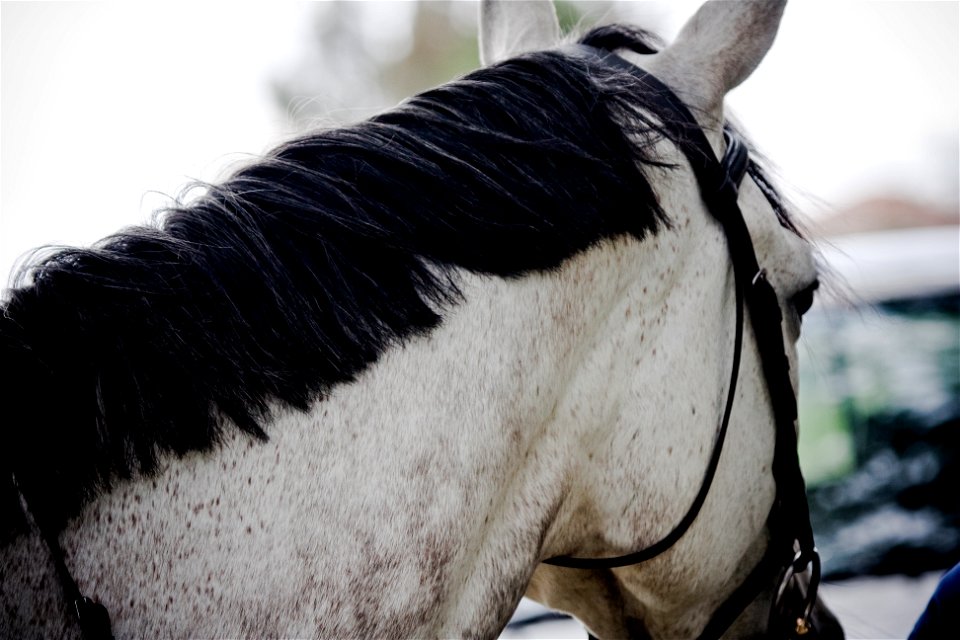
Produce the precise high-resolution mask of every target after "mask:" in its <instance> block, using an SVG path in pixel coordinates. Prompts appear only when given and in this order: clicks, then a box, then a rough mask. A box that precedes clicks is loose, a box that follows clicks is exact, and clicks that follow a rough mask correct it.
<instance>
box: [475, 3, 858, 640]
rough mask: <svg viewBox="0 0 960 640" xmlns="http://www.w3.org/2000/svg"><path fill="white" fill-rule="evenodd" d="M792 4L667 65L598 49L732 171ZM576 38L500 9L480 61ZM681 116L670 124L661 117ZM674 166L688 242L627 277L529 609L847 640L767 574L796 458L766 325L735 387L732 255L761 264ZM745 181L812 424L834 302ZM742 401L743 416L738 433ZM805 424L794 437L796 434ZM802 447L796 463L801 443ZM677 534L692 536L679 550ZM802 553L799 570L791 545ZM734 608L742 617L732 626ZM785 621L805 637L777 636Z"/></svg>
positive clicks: (757, 241)
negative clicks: (803, 328)
mask: <svg viewBox="0 0 960 640" xmlns="http://www.w3.org/2000/svg"><path fill="white" fill-rule="evenodd" d="M784 4H785V3H784V2H743V3H725V2H708V3H707V4H705V5H704V6H703V7H701V9H700V10H699V11H698V12H697V13H696V14H695V15H694V16H693V17H692V18H691V19H690V20H689V21H688V22H687V23H686V25H685V26H684V27H683V29H682V30H681V32H680V34H679V36H678V37H677V38H676V40H675V41H674V42H673V43H672V44H671V45H670V46H668V47H666V48H665V49H663V50H661V51H655V50H654V49H653V48H651V47H650V46H649V45H648V44H646V43H643V42H641V39H642V35H641V34H637V33H634V34H633V36H632V37H631V35H630V34H625V33H619V34H607V36H606V38H604V37H600V38H596V40H598V41H599V43H600V44H599V46H600V48H601V49H602V50H603V52H606V53H614V54H616V56H617V58H619V60H617V62H618V63H619V66H621V67H626V66H627V65H626V64H625V63H623V62H622V60H626V61H628V62H629V64H630V65H635V67H636V69H637V71H635V72H634V73H635V74H640V75H641V77H643V78H645V80H646V82H647V83H648V84H649V83H652V84H653V86H652V87H649V88H651V89H653V90H657V87H658V86H659V84H658V82H657V79H659V81H662V82H663V83H664V84H665V85H667V87H668V89H667V90H666V92H667V93H670V94H672V95H673V96H676V97H679V99H680V100H682V102H683V103H685V106H686V108H687V109H688V110H689V114H688V115H689V117H690V118H693V119H695V121H694V122H693V123H692V124H693V125H694V126H698V127H699V128H701V129H702V131H703V133H704V134H705V136H706V141H707V143H708V144H709V147H710V148H706V149H705V150H704V149H702V148H701V149H700V150H699V151H701V152H703V153H704V154H709V153H710V152H711V150H712V151H713V153H715V154H716V157H718V158H719V157H722V156H724V152H725V150H726V152H727V155H728V156H730V155H731V152H732V150H731V149H730V144H731V142H732V141H731V139H730V137H729V136H727V137H726V138H725V135H724V131H725V129H727V130H729V128H728V127H726V125H725V123H726V116H725V114H724V106H723V102H724V96H725V95H726V94H727V93H728V92H729V91H730V90H731V89H733V88H734V87H736V86H737V85H739V84H740V83H741V82H743V81H744V80H745V79H746V78H747V77H748V76H749V75H750V74H751V73H752V72H753V70H754V69H755V68H756V67H757V66H758V65H759V64H760V62H761V60H762V59H763V57H764V56H765V55H766V53H767V51H768V50H769V48H770V46H771V45H772V43H773V40H774V37H775V35H776V32H777V29H778V26H779V23H780V19H781V16H782V14H783V10H784ZM559 34H560V29H559V25H558V22H557V18H556V15H555V13H554V9H553V5H552V3H550V2H540V3H533V2H531V3H509V2H495V1H488V2H484V4H483V7H482V10H481V39H480V50H481V60H482V61H483V62H484V63H485V64H496V63H498V62H499V61H503V60H507V59H510V58H512V57H515V56H519V55H523V54H525V53H527V52H530V51H533V50H537V49H545V48H551V47H557V46H559V44H560V35H559ZM590 40H591V38H589V37H588V38H587V41H590ZM568 48H569V47H568ZM601 55H603V53H601ZM628 71H629V69H628ZM648 74H652V76H653V78H650V75H648ZM674 115H675V114H672V113H668V114H666V115H665V114H664V113H663V112H662V111H661V112H660V113H659V114H656V115H655V117H656V118H659V119H665V118H670V117H673V116H674ZM683 135H684V134H683V132H682V131H681V137H682V136H683ZM668 137H669V136H668ZM657 149H658V154H659V156H658V157H660V158H661V159H662V160H663V162H664V163H665V165H667V166H669V167H670V168H667V169H663V170H662V171H658V172H656V173H657V178H658V179H656V180H651V182H652V184H653V185H654V189H655V191H656V194H657V197H658V199H659V202H660V203H661V205H662V206H663V208H664V211H665V212H666V215H667V218H668V220H669V221H670V225H669V228H668V229H666V230H663V231H661V232H660V233H659V234H658V235H657V237H656V239H655V240H654V241H652V243H651V244H652V246H651V247H650V249H651V250H652V252H653V253H654V256H655V257H654V258H653V259H652V260H650V259H648V260H646V261H644V262H643V264H642V266H641V267H640V268H636V267H637V265H636V264H630V265H621V266H626V268H625V269H624V271H623V272H621V274H620V276H621V278H622V282H621V289H620V291H621V295H620V296H619V297H618V299H617V301H616V303H615V304H614V308H615V314H616V315H618V316H619V314H621V313H622V314H623V316H624V317H625V318H626V321H625V322H622V323H619V325H618V326H616V327H614V326H605V327H604V329H602V330H601V331H600V332H599V333H598V336H597V337H596V338H595V340H594V341H593V343H592V345H591V346H592V349H593V351H592V352H591V354H590V357H589V358H588V363H589V372H588V373H586V374H584V375H583V377H582V378H580V379H578V380H577V383H576V385H573V386H572V388H571V391H572V393H571V394H570V396H569V397H570V398H572V399H570V400H567V402H566V403H564V405H563V406H561V407H559V408H558V413H559V414H563V413H565V412H566V413H567V418H568V421H569V424H568V427H569V430H568V431H567V432H566V433H567V434H568V435H567V437H570V447H571V448H573V450H574V453H573V455H572V460H571V461H570V464H571V466H572V468H573V470H572V471H571V473H570V486H569V487H568V488H567V494H566V495H567V499H566V500H565V502H564V503H563V506H562V507H561V508H560V509H559V510H558V514H557V517H556V519H555V520H554V521H553V523H552V524H551V526H550V527H549V529H548V532H547V534H546V535H545V543H544V545H543V549H542V557H541V559H542V560H543V561H544V563H543V564H541V565H540V566H539V567H538V568H537V570H536V571H535V573H534V574H533V577H532V580H531V583H530V586H529V588H528V591H527V595H528V597H531V598H532V599H534V600H537V601H540V602H542V603H544V604H546V605H547V606H550V607H553V608H557V609H562V610H564V611H568V612H570V613H572V614H573V615H575V616H576V617H578V618H579V619H581V620H582V621H583V622H584V623H585V624H586V625H587V626H588V628H589V629H590V630H591V632H592V634H594V635H596V636H598V637H626V636H630V637H653V638H657V637H695V636H698V635H700V637H718V636H720V635H721V634H725V633H726V634H729V636H730V637H746V636H754V635H763V636H764V637H767V636H771V637H780V636H781V635H784V636H786V637H793V635H794V634H798V635H804V634H807V633H808V632H810V631H811V630H812V631H814V633H813V634H811V635H813V636H814V637H816V636H820V637H842V635H843V634H842V630H841V629H840V627H839V624H838V623H837V622H836V619H835V618H834V617H833V616H832V614H830V612H829V611H828V610H827V609H826V608H825V607H824V606H823V604H822V603H821V602H820V601H819V599H818V598H817V596H816V587H815V584H814V585H813V586H812V587H811V584H810V579H808V577H806V576H805V577H803V578H800V579H798V580H791V579H789V577H785V576H784V573H787V574H790V575H791V576H792V574H793V567H792V566H790V562H789V560H788V561H786V562H785V563H781V565H779V567H778V569H781V570H780V571H777V570H770V569H766V570H764V569H763V564H764V563H766V562H768V561H769V556H770V550H771V549H772V547H773V546H774V545H773V538H774V536H775V534H774V533H773V532H772V531H771V529H772V528H773V526H774V524H773V523H772V522H771V521H772V520H773V519H774V518H773V516H772V515H771V510H772V508H773V507H774V504H775V502H777V503H780V502H782V501H783V498H782V496H781V495H778V487H777V481H776V480H775V472H774V471H773V470H774V469H775V467H776V465H777V464H778V463H777V461H775V458H777V457H778V456H780V455H781V453H780V452H777V451H776V450H777V448H778V447H777V446H776V445H775V442H776V441H777V440H778V439H779V436H777V435H775V434H776V424H777V416H776V415H775V414H776V410H775V407H773V406H771V403H773V404H776V403H777V400H776V398H773V396H774V393H773V391H774V390H772V389H769V388H768V387H769V385H770V384H771V383H769V382H768V380H767V376H765V366H766V363H764V362H763V359H762V358H761V354H760V352H759V350H758V349H759V348H758V346H757V343H756V341H755V340H754V339H753V334H756V333H760V330H758V328H757V326H756V324H757V323H758V322H760V323H762V322H764V321H765V320H766V318H765V317H764V315H763V313H762V312H756V313H751V314H750V315H751V321H752V323H753V325H754V326H752V327H750V328H748V329H747V336H746V338H744V342H743V345H742V349H743V352H742V362H741V363H740V365H739V366H740V368H741V370H742V374H741V375H740V377H739V386H737V384H738V381H737V377H736V365H735V372H734V375H733V378H732V379H731V380H730V381H727V380H726V379H725V377H724V375H723V371H724V368H725V366H726V363H728V362H729V361H730V360H731V359H734V358H740V357H741V356H740V354H739V349H740V348H741V346H739V345H738V344H737V340H739V338H734V337H733V334H734V330H733V327H734V326H735V321H734V319H733V314H734V310H733V307H734V304H733V303H732V298H733V297H734V293H733V290H735V289H737V288H738V287H739V286H740V285H739V284H738V283H737V282H735V280H736V277H735V275H734V271H735V269H734V266H733V265H732V264H731V263H730V260H729V258H728V255H727V253H728V248H727V247H726V246H725V245H730V246H729V251H730V252H735V251H738V250H740V249H742V248H743V247H742V246H739V247H738V246H734V245H736V244H737V242H735V240H734V239H731V237H730V235H729V233H728V234H727V235H726V237H725V235H724V232H723V231H721V227H723V226H725V223H724V224H721V221H720V220H717V219H715V218H716V217H717V216H718V214H717V212H714V211H710V212H708V211H707V210H706V208H707V207H705V201H706V200H709V198H708V196H709V195H710V194H704V193H703V191H704V185H703V183H702V182H703V180H702V175H700V172H697V171H696V170H694V171H693V174H694V175H691V174H690V172H688V171H686V170H684V166H685V165H688V164H696V163H697V161H695V160H694V161H693V162H691V159H690V157H689V156H690V152H689V151H686V152H684V153H681V152H680V149H679V144H678V141H677V139H676V138H675V139H674V140H672V141H670V140H668V141H660V143H659V144H658V145H657ZM685 155H686V157H684V156H685ZM732 155H736V154H732ZM726 160H727V158H726V157H725V158H724V161H725V164H726ZM728 170H729V168H728ZM744 170H746V171H747V173H748V174H749V175H748V177H747V178H746V179H745V180H744V181H743V183H742V184H741V185H740V187H739V193H738V194H736V193H735V196H734V197H735V198H738V201H739V208H740V210H741V211H742V217H743V221H744V222H745V225H746V227H747V229H748V231H747V233H748V235H749V238H747V239H746V240H745V243H746V244H750V243H751V242H752V244H753V248H754V250H755V252H756V256H757V260H758V262H759V264H760V265H763V267H764V269H763V270H762V271H758V272H757V275H758V276H759V275H762V277H763V279H765V280H767V281H768V282H769V284H770V285H771V286H772V288H773V290H774V291H775V292H776V299H777V300H778V301H779V305H778V306H779V307H780V308H779V314H777V313H776V312H774V315H780V316H782V317H783V319H784V322H783V325H782V326H783V330H782V334H783V335H782V340H783V344H784V345H785V352H786V353H785V357H786V363H785V365H784V366H785V367H786V366H788V367H789V371H790V372H791V373H790V376H789V383H788V384H789V385H790V386H791V387H792V393H787V395H788V396H790V398H789V399H788V400H787V401H785V402H787V403H789V402H793V403H794V405H795V400H793V397H794V396H793V394H795V390H796V385H797V379H796V371H797V361H796V358H797V354H796V342H797V340H798V339H799V332H800V323H801V318H802V315H803V313H804V312H805V311H806V309H807V308H809V300H810V298H811V296H812V292H813V291H814V290H815V289H816V287H817V273H816V268H815V265H814V261H813V259H812V256H811V248H810V246H809V245H808V243H807V242H806V241H805V240H804V239H803V238H802V237H801V235H800V234H799V233H798V231H797V229H796V227H795V226H794V225H793V224H792V223H791V222H790V221H789V218H788V217H787V216H786V215H785V212H784V210H783V203H782V201H781V200H780V199H779V197H777V196H776V194H775V192H774V191H773V190H772V189H771V187H770V184H769V182H768V181H767V180H766V178H765V177H764V176H763V173H762V172H761V171H760V170H759V168H758V167H756V166H755V165H751V169H750V170H747V169H743V168H741V171H744ZM698 181H699V182H700V183H701V184H700V189H699V190H698V188H697V183H698ZM707 189H708V190H709V187H707ZM625 204H626V203H625ZM718 206H720V207H721V208H722V207H723V204H722V203H721V204H720V205H718ZM711 214H713V215H711ZM720 215H721V216H722V215H725V214H723V213H722V212H721V214H720ZM740 244H741V245H742V244H743V243H742V242H741V243H740ZM748 295H749V294H748ZM738 304H739V303H738ZM775 306H776V305H775ZM751 312H753V309H751ZM736 322H740V320H739V319H738V320H736ZM776 324H777V329H776V333H777V334H779V333H780V323H779V322H777V323H776ZM761 329H762V327H761ZM768 332H769V331H768ZM766 344H767V345H769V344H770V342H769V341H768V342H767V343H766ZM776 347H777V345H776V343H774V348H776ZM760 348H762V347H760ZM735 351H736V353H735ZM767 375H769V374H767ZM725 386H726V387H727V388H726V389H725V388H724V387H725ZM727 393H729V398H728V400H729V401H730V402H731V403H732V409H731V407H730V406H728V407H727V412H728V415H724V406H723V404H724V403H723V400H724V396H725V394H727ZM734 396H735V397H734ZM600 406H602V407H603V408H602V409H601V408H599V407H600ZM585 408H586V410H585ZM792 411H793V414H791V416H788V418H787V419H786V421H787V422H788V423H789V430H791V431H792V430H793V429H794V428H795V420H793V418H795V407H794V408H793V409H792ZM721 415H723V416H724V417H723V422H726V421H727V420H729V433H728V434H727V435H726V436H725V437H726V444H725V445H724V444H723V437H724V436H721V438H720V439H719V447H726V451H725V452H718V451H716V446H718V445H717V442H718V441H717V440H716V439H715V433H714V432H715V430H716V431H722V430H724V429H726V428H727V425H720V426H719V427H718V425H717V421H718V418H719V416H721ZM781 422H783V420H781ZM570 434H573V435H570ZM561 437H563V436H561ZM788 439H790V440H791V441H792V443H793V446H794V447H795V432H794V433H793V434H792V435H791V436H789V437H788ZM712 448H713V449H714V451H713V452H711V449H712ZM712 457H716V460H713V459H711V458H712ZM713 463H715V464H716V465H717V467H716V473H715V476H713V477H710V478H705V479H702V478H703V475H702V471H701V470H702V469H704V468H706V467H709V466H710V465H711V464H713ZM795 473H796V475H797V476H798V477H799V471H798V470H797V471H796V472H795ZM780 482H781V483H783V484H786V482H785V481H783V480H781V481H780ZM799 482H800V486H801V487H802V480H800V481H799ZM711 483H712V485H711ZM698 487H699V492H698ZM801 493H802V492H801ZM800 499H801V500H803V502H804V505H803V506H802V510H803V512H804V513H805V512H806V506H805V498H804V497H802V496H801V497H800ZM691 503H694V504H695V505H696V506H695V507H688V505H690V504H691ZM787 508H788V509H789V508H791V507H789V506H788V507H787ZM672 523H680V524H678V525H677V526H676V527H674V528H673V529H672V530H671V526H672ZM776 535H779V534H776ZM790 540H791V543H792V542H793V538H790ZM810 542H811V545H812V535H811V537H810ZM811 548H812V547H811ZM638 549H640V550H641V551H640V552H637V550H638ZM648 551H649V553H648ZM787 551H788V552H793V551H794V547H793V544H789V548H788V549H787ZM801 555H802V552H801V553H798V555H797V556H796V557H797V558H799V557H800V556H801ZM816 562H817V566H816V567H813V568H812V571H814V572H815V575H814V576H812V580H813V581H814V583H815V582H816V581H818V580H819V564H818V563H819V560H816ZM801 564H803V565H804V566H806V562H803V563H801ZM747 583H753V585H752V586H747ZM745 594H746V595H745ZM805 597H806V598H809V599H810V600H811V601H809V602H807V603H806V604H805V605H804V604H800V605H799V608H800V609H801V610H803V609H804V607H806V615H807V619H801V618H802V616H801V618H798V617H796V616H795V614H794V613H787V614H784V607H786V608H787V609H789V606H787V605H785V604H784V602H786V601H789V600H790V599H794V601H795V602H794V605H793V607H794V608H793V609H792V611H794V612H795V611H796V610H797V609H796V607H797V606H798V605H797V600H799V601H800V602H801V603H802V601H803V599H804V598H805ZM732 600H739V601H740V603H739V604H737V605H733V606H731V605H730V603H731V601H732ZM784 615H785V616H786V618H788V619H787V620H781V619H778V617H783V616H784ZM794 623H796V626H794ZM808 623H809V624H808ZM701 634H702V635H701Z"/></svg>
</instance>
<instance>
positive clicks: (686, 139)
mask: <svg viewBox="0 0 960 640" xmlns="http://www.w3.org/2000/svg"><path fill="white" fill-rule="evenodd" d="M563 51H564V53H566V54H568V55H571V56H573V57H579V58H586V59H587V60H588V61H589V62H591V63H594V64H595V63H601V64H607V65H610V66H613V67H615V68H617V69H620V70H622V71H625V72H627V73H629V74H631V75H632V76H634V77H635V78H637V79H639V80H640V81H641V83H642V84H643V86H644V90H645V91H646V92H647V95H648V96H649V98H650V100H652V103H653V104H654V105H656V107H657V108H658V111H657V112H656V113H655V114H654V115H655V116H656V117H658V118H659V120H660V123H661V127H662V129H663V132H664V134H665V135H666V136H667V137H668V138H669V139H670V140H672V141H673V142H674V143H675V144H676V145H677V146H678V148H679V149H680V151H681V152H682V153H683V154H684V156H685V157H686V158H687V161H688V162H689V163H690V166H691V168H692V169H693V173H694V175H695V176H696V179H697V183H698V185H699V189H700V197H701V199H702V200H703V202H704V204H705V205H706V208H707V210H708V211H709V212H710V214H711V215H712V216H713V217H714V218H715V219H716V220H717V222H719V223H720V226H721V227H722V228H723V232H724V235H725V236H726V239H727V246H728V249H729V253H730V259H731V261H732V263H733V272H734V288H735V294H736V295H735V298H736V333H735V335H734V354H733V363H732V366H731V370H730V382H729V385H728V387H727V399H726V403H725V406H724V410H723V416H722V417H721V419H720V424H719V426H718V428H717V432H716V436H715V438H714V443H713V451H712V453H711V455H710V459H709V461H708V463H707V467H706V470H705V472H704V475H703V480H702V481H701V483H700V489H699V491H697V494H696V496H695V497H694V499H693V502H692V503H691V504H690V507H689V508H688V509H687V512H686V513H685V514H684V516H683V517H682V518H681V519H680V520H679V522H678V523H677V524H676V525H675V526H674V527H673V529H671V530H670V532H669V533H667V534H666V535H665V536H664V537H663V538H661V539H660V540H658V541H657V542H655V543H653V544H651V545H650V546H648V547H645V548H643V549H641V550H639V551H635V552H633V553H629V554H627V555H622V556H616V557H610V558H576V557H570V556H561V557H556V558H549V559H547V560H544V563H546V564H550V565H553V566H557V567H568V568H573V569H591V570H603V569H614V568H617V567H626V566H631V565H636V564H639V563H641V562H644V561H646V560H650V559H651V558H654V557H656V556H658V555H660V554H662V553H663V552H665V551H666V550H667V549H669V548H670V547H672V546H673V545H674V544H675V543H676V542H677V541H678V540H679V539H680V538H681V537H683V535H684V534H685V533H686V531H687V529H689V527H690V525H691V524H693V522H694V520H696V518H697V515H698V514H699V512H700V508H701V507H702V506H703V503H704V501H705V500H706V497H707V494H708V493H709V491H710V486H711V484H712V483H713V478H714V475H715V473H716V470H717V466H718V464H719V462H720V454H721V452H722V451H723V442H724V439H725V437H726V434H727V426H728V424H729V422H730V413H731V410H732V408H733V400H734V395H735V393H736V387H737V377H738V375H739V369H740V354H741V351H742V348H743V326H744V312H743V309H744V302H746V307H747V308H748V309H749V311H750V319H751V321H752V326H753V330H754V335H755V337H756V341H757V347H758V351H759V353H760V359H761V362H762V367H763V373H764V377H765V378H766V383H767V390H768V392H769V395H770V401H771V405H772V407H773V415H774V424H775V429H776V441H775V448H774V457H773V465H772V471H773V477H774V480H775V482H776V488H777V493H776V497H775V498H774V503H773V506H772V508H771V510H770V514H769V517H768V520H767V525H768V528H769V534H770V538H769V542H768V545H767V550H766V552H765V553H764V556H763V558H762V559H761V560H760V562H759V563H758V564H757V566H756V567H755V568H754V569H753V570H752V571H751V573H750V574H749V575H748V576H747V578H746V580H745V581H744V582H743V583H742V584H741V585H740V586H739V587H737V589H735V590H734V592H733V593H732V594H731V595H730V596H729V597H728V598H727V599H726V600H725V601H724V602H723V603H722V604H721V605H720V607H719V608H718V609H717V610H716V611H715V612H714V614H713V616H712V617H711V619H710V621H709V622H708V623H707V626H706V627H705V628H704V630H703V631H702V632H701V634H700V638H701V639H703V640H705V639H708V638H720V637H721V636H722V635H723V634H724V633H725V632H726V630H727V629H728V628H729V627H730V625H731V624H733V622H734V621H735V620H736V619H737V617H739V615H740V614H741V613H742V612H743V611H744V609H746V607H747V606H748V605H749V604H750V603H751V602H753V600H754V599H756V598H757V597H758V596H759V594H760V593H761V592H762V591H763V590H764V589H768V588H770V587H771V586H772V585H774V584H776V583H775V580H776V579H777V577H778V575H779V578H780V584H779V588H778V589H777V593H776V597H775V598H774V601H773V605H772V607H771V612H770V622H769V626H768V634H770V635H771V636H772V637H787V638H790V637H796V636H803V635H805V634H807V633H808V632H809V631H810V629H811V628H812V626H811V625H812V621H811V614H812V611H813V607H814V604H815V603H816V599H817V589H818V586H819V582H820V558H819V555H818V553H817V549H816V546H815V545H814V541H813V530H812V528H811V525H810V514H809V507H808V505H807V497H806V490H805V486H804V481H803V475H802V473H801V471H800V460H799V457H798V455H797V432H796V420H797V400H796V396H795V395H794V391H793V384H792V383H791V381H790V363H789V360H788V359H787V355H786V352H785V349H784V344H783V334H782V329H781V323H782V321H783V318H782V315H781V312H780V304H779V302H778V300H777V294H776V292H775V291H774V290H773V287H772V286H771V285H770V283H769V282H768V281H767V277H766V272H765V270H764V269H762V268H761V267H760V265H759V263H758V261H757V256H756V252H755V250H754V248H753V242H752V240H751V238H750V232H749V230H748V229H747V225H746V222H745V221H744V219H743V213H742V212H741V211H740V207H739V205H738V204H737V196H738V192H739V185H740V183H741V182H742V180H743V177H744V175H745V174H746V173H747V170H748V168H749V164H750V159H749V150H748V149H747V146H746V145H745V144H744V143H743V141H742V140H741V139H740V137H739V136H738V135H737V134H736V133H735V132H734V131H733V130H732V129H730V128H729V127H726V128H725V130H724V138H725V140H726V151H725V153H724V156H723V159H722V160H720V161H718V160H717V158H716V156H715V155H714V153H713V149H712V148H711V147H710V143H709V141H708V140H707V137H706V135H705V134H704V132H703V130H702V129H701V128H700V125H699V124H698V123H697V120H696V119H695V118H694V117H693V115H692V114H691V113H690V110H689V109H688V108H687V106H686V105H685V104H683V102H682V101H681V100H680V99H679V98H678V97H677V96H676V94H674V93H673V91H671V90H670V89H669V88H668V87H667V86H666V85H665V84H663V83H662V82H661V81H660V80H658V79H657V78H655V77H654V76H653V75H651V74H650V73H648V72H647V71H644V70H643V69H641V68H639V67H637V66H635V65H633V64H631V63H629V62H628V61H626V60H625V59H623V58H621V57H620V56H617V55H616V54H613V53H611V52H609V51H606V50H603V49H598V48H595V47H591V46H588V45H583V44H576V45H570V46H567V47H565V48H564V49H563ZM763 191H764V195H766V196H767V198H768V199H769V198H770V194H769V192H768V191H767V190H763ZM771 204H772V203H771ZM808 569H809V571H810V579H809V583H808V586H807V588H806V591H805V593H802V597H800V598H790V597H787V596H788V595H789V594H788V589H789V588H790V587H791V585H792V584H793V583H795V578H796V577H797V576H798V575H799V574H801V573H803V572H805V571H807V570H808ZM794 586H795V588H800V587H799V586H798V585H794Z"/></svg>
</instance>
